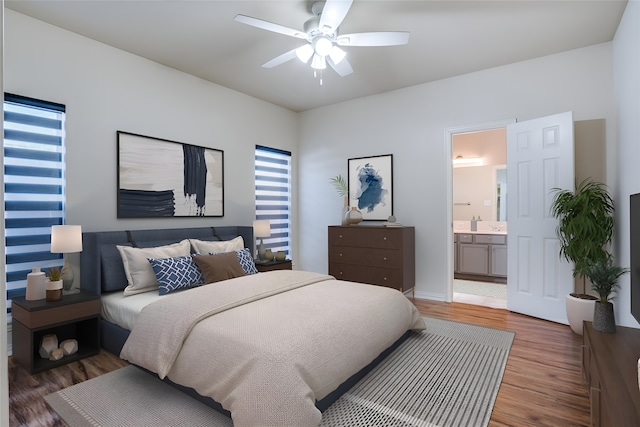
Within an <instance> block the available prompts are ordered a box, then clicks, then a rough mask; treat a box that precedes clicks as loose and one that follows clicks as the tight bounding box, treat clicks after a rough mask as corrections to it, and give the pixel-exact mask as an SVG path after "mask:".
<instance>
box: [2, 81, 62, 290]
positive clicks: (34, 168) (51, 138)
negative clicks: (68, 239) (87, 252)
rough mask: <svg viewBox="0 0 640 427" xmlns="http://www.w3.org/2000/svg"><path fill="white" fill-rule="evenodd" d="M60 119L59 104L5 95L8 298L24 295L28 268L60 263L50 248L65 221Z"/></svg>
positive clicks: (60, 256) (5, 223)
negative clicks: (54, 227) (54, 229)
mask: <svg viewBox="0 0 640 427" xmlns="http://www.w3.org/2000/svg"><path fill="white" fill-rule="evenodd" d="M64 120H65V107H64V106H63V105H60V104H54V103H50V102H46V101H40V100H36V99H32V98H26V97H22V96H18V95H12V94H5V98H4V207H5V214H4V225H5V236H4V237H5V255H6V259H5V262H6V283H7V300H10V299H11V298H14V297H16V296H23V295H24V294H25V287H26V281H27V274H28V273H30V272H31V269H32V268H33V267H40V268H41V269H42V270H43V271H44V270H45V269H46V268H49V267H53V266H61V265H62V264H63V254H52V253H51V252H50V249H51V226H52V225H60V224H64V218H65V161H64V154H65V153H64ZM7 302H9V301H7Z"/></svg>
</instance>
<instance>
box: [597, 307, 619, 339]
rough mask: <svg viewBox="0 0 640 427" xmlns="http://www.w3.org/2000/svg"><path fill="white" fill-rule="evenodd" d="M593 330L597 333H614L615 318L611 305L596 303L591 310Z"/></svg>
mask: <svg viewBox="0 0 640 427" xmlns="http://www.w3.org/2000/svg"><path fill="white" fill-rule="evenodd" d="M593 329H594V330H596V331H598V332H607V333H610V334H612V333H615V331H616V318H615V316H614V314H613V304H612V303H610V302H600V301H596V303H595V308H594V310H593Z"/></svg>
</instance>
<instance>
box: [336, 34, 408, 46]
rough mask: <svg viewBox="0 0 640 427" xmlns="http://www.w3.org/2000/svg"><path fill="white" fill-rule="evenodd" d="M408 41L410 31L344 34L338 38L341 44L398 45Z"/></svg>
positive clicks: (337, 41) (337, 40)
mask: <svg viewBox="0 0 640 427" xmlns="http://www.w3.org/2000/svg"><path fill="white" fill-rule="evenodd" d="M408 42H409V33H408V32H406V31H380V32H375V33H354V34H343V35H341V36H338V38H337V39H336V43H338V45H340V46H398V45H402V44H407V43H408Z"/></svg>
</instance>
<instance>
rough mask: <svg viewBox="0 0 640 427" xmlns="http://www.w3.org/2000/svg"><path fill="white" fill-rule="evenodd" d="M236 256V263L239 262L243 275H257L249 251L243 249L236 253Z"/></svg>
mask: <svg viewBox="0 0 640 427" xmlns="http://www.w3.org/2000/svg"><path fill="white" fill-rule="evenodd" d="M236 255H237V256H238V261H240V265H241V266H242V269H243V270H244V274H257V273H258V269H257V268H256V264H255V262H253V256H251V251H250V250H249V249H247V248H244V249H243V250H241V251H236Z"/></svg>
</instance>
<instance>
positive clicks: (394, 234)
mask: <svg viewBox="0 0 640 427" xmlns="http://www.w3.org/2000/svg"><path fill="white" fill-rule="evenodd" d="M329 246H330V247H331V246H355V247H361V248H379V249H400V248H401V247H402V229H400V228H396V229H394V228H384V227H376V228H374V227H364V226H361V227H357V226H353V227H330V228H329Z"/></svg>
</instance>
